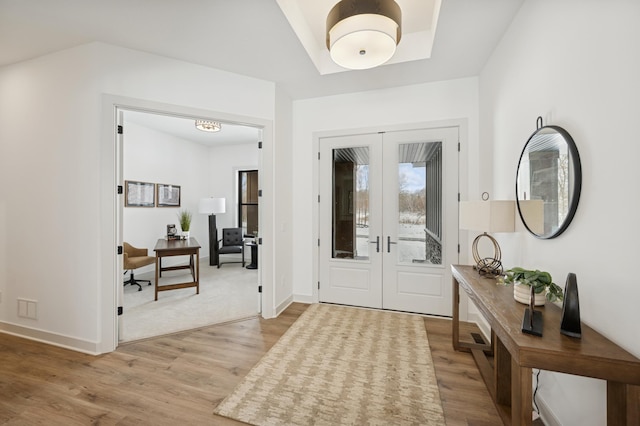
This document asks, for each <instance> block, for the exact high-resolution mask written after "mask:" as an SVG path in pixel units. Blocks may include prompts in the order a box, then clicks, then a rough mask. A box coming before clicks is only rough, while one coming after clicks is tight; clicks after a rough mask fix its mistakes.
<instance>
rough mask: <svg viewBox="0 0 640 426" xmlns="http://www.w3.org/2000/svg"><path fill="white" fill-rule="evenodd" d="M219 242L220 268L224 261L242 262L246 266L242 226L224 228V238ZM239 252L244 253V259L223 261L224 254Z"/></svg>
mask: <svg viewBox="0 0 640 426" xmlns="http://www.w3.org/2000/svg"><path fill="white" fill-rule="evenodd" d="M218 243H219V247H218V268H220V265H221V264H222V263H242V266H243V267H244V264H245V261H244V239H243V238H242V228H224V229H222V239H221V240H219V241H218ZM237 253H242V261H239V260H230V261H227V262H222V255H226V254H237ZM236 259H237V257H236Z"/></svg>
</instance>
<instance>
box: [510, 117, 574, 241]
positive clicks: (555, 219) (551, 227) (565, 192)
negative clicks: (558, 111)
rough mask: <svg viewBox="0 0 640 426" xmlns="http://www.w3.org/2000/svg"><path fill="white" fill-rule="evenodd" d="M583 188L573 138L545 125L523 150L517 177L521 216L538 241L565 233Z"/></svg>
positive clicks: (539, 121) (517, 194)
mask: <svg viewBox="0 0 640 426" xmlns="http://www.w3.org/2000/svg"><path fill="white" fill-rule="evenodd" d="M581 188H582V166H581V163H580V154H578V148H577V147H576V144H575V142H574V141H573V138H572V137H571V135H569V133H568V132H567V131H566V130H565V129H563V128H562V127H558V126H542V117H538V119H537V120H536V131H535V132H534V133H533V134H532V135H531V136H530V137H529V140H528V141H527V143H526V144H525V146H524V149H523V150H522V154H521V155H520V161H519V162H518V172H517V176H516V202H517V206H518V213H519V214H520V218H521V219H522V223H523V224H524V226H525V227H526V228H527V230H528V231H529V232H530V233H531V234H533V235H535V236H536V237H537V238H542V239H549V238H555V237H557V236H558V235H560V234H562V233H563V232H564V231H565V230H566V229H567V227H568V226H569V223H571V220H572V219H573V216H574V215H575V213H576V210H577V208H578V201H579V200H580V190H581Z"/></svg>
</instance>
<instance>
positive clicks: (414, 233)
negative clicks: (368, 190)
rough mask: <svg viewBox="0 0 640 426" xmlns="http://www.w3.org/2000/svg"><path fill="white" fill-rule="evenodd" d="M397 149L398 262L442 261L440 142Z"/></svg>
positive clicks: (438, 262)
mask: <svg viewBox="0 0 640 426" xmlns="http://www.w3.org/2000/svg"><path fill="white" fill-rule="evenodd" d="M398 149H399V151H398V250H397V261H398V263H399V264H416V263H422V264H431V265H440V264H442V142H420V143H404V144H400V145H399V148H398Z"/></svg>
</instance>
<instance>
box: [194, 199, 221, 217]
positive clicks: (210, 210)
mask: <svg viewBox="0 0 640 426" xmlns="http://www.w3.org/2000/svg"><path fill="white" fill-rule="evenodd" d="M198 212H199V213H202V214H216V213H224V212H225V199H224V198H213V197H211V198H201V199H200V202H199V203H198Z"/></svg>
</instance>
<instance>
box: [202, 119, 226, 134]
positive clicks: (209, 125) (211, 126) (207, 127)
mask: <svg viewBox="0 0 640 426" xmlns="http://www.w3.org/2000/svg"><path fill="white" fill-rule="evenodd" d="M221 128H222V125H221V124H220V123H219V122H217V121H210V120H196V129H198V130H202V131H203V132H219V131H220V129H221Z"/></svg>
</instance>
